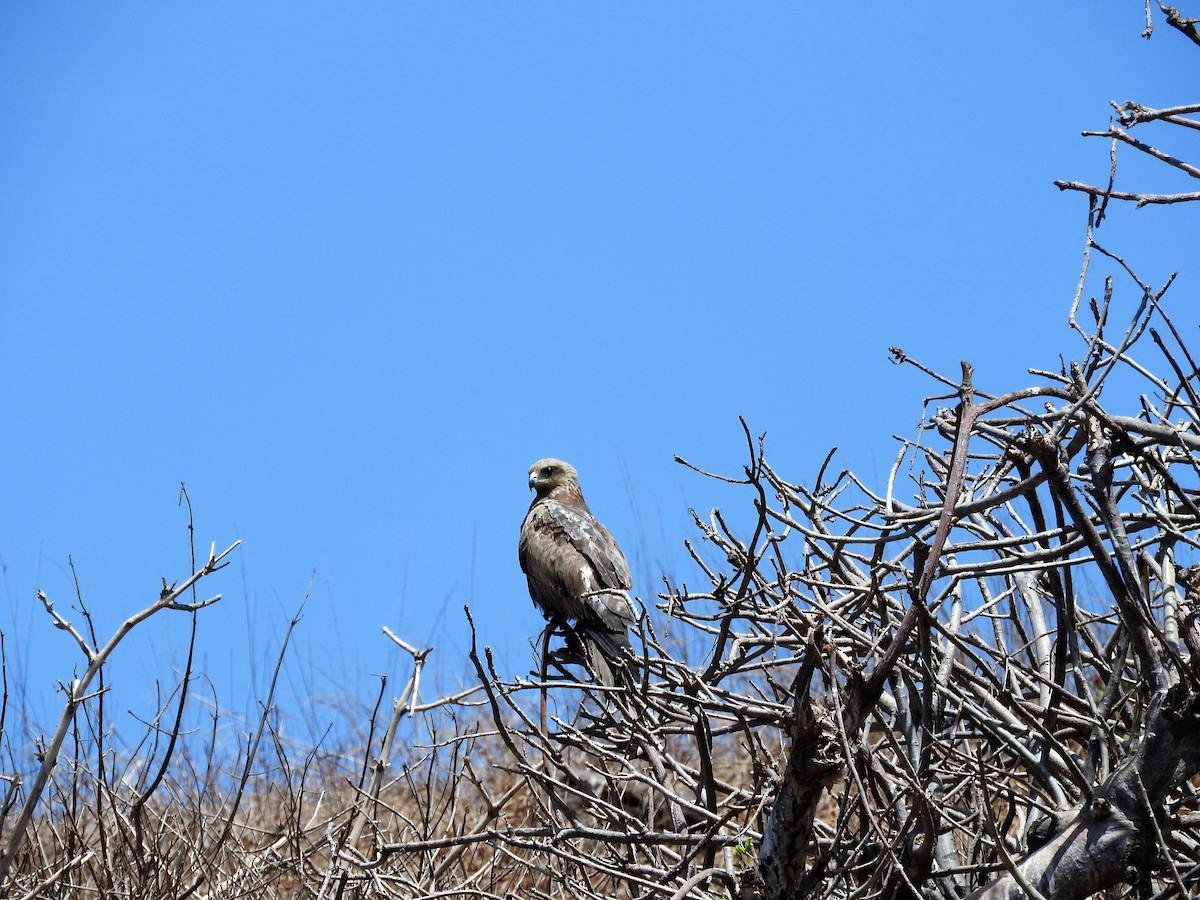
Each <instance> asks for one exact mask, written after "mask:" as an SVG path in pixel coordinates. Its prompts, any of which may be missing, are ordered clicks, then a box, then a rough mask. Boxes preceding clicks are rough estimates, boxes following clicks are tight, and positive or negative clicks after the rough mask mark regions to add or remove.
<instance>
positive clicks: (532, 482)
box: [529, 472, 538, 491]
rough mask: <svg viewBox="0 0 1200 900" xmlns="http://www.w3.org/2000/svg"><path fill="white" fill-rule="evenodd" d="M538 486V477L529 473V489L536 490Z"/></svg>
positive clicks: (534, 473) (533, 473)
mask: <svg viewBox="0 0 1200 900" xmlns="http://www.w3.org/2000/svg"><path fill="white" fill-rule="evenodd" d="M537 486H538V477H537V473H536V472H530V473H529V489H530V490H531V491H532V490H536V489H537Z"/></svg>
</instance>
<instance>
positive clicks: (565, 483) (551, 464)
mask: <svg viewBox="0 0 1200 900" xmlns="http://www.w3.org/2000/svg"><path fill="white" fill-rule="evenodd" d="M557 488H566V489H567V490H570V491H574V492H575V493H578V492H579V473H578V472H576V471H575V467H574V466H573V465H571V464H570V463H565V462H563V461H562V460H561V459H539V460H538V461H537V462H535V463H534V464H533V465H532V466H530V467H529V489H530V490H531V491H537V498H538V499H539V500H541V499H542V498H543V497H545V496H547V495H548V494H550V493H551V492H552V491H554V490H555V489H557Z"/></svg>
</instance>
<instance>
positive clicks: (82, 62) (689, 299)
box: [0, 0, 1200, 724]
mask: <svg viewBox="0 0 1200 900" xmlns="http://www.w3.org/2000/svg"><path fill="white" fill-rule="evenodd" d="M1142 16H1143V10H1142V6H1141V4H1140V3H1138V2H1116V0H1108V2H1101V3H1094V4H1088V5H1087V6H1086V8H1085V7H1083V6H1081V5H1080V4H1070V3H1058V4H1045V3H1017V4H1009V5H1006V6H1005V7H1004V8H1003V9H1002V10H1001V9H1000V8H999V7H997V6H995V5H994V4H993V5H988V4H953V5H942V6H940V7H939V6H937V5H925V6H921V7H914V6H912V5H911V4H878V5H867V4H839V3H750V4H747V3H738V4H734V3H722V4H718V3H693V2H688V3H683V2H677V3H658V2H649V3H638V4H619V3H556V4H551V3H511V2H494V3H470V4H468V3H456V2H445V3H442V2H439V3H377V2H364V3H355V4H310V3H294V2H289V3H277V2H265V0H264V2H256V3H221V2H212V3H203V4H199V3H190V4H184V3H173V2H166V3H132V2H131V3H119V4H118V3H82V2H56V3H34V2H8V3H5V4H3V5H2V6H0V313H2V316H3V318H2V323H0V366H2V370H0V371H2V374H3V381H2V384H3V390H4V404H3V408H4V415H3V425H4V428H3V434H4V440H3V445H2V449H0V473H2V474H0V563H2V567H3V570H2V571H3V582H2V584H0V628H2V630H3V632H4V635H5V640H6V646H7V651H8V676H9V681H10V683H11V684H12V685H13V687H14V690H18V691H20V692H21V694H22V697H24V698H27V702H26V703H25V704H24V708H25V709H26V710H28V711H30V712H31V713H32V714H33V715H34V716H35V718H37V719H38V720H39V721H43V720H45V719H46V718H49V714H48V713H47V711H51V712H52V711H54V710H56V709H57V707H58V701H57V700H56V699H55V698H54V696H53V693H52V692H53V689H54V685H55V683H56V681H57V680H59V679H66V678H69V677H70V676H71V669H72V667H74V666H76V665H77V664H78V662H79V654H78V652H77V650H76V648H75V647H73V646H72V644H71V643H70V641H69V639H68V637H67V636H66V635H65V634H63V633H62V632H59V631H56V630H54V629H53V628H51V627H50V625H49V622H48V620H47V618H46V616H45V614H44V613H43V612H42V610H41V608H40V606H39V605H38V604H37V603H36V600H35V592H36V590H37V589H39V588H40V589H43V590H45V591H46V592H47V593H48V594H49V595H50V596H51V597H52V598H54V599H56V600H57V601H58V603H59V605H60V607H62V608H65V607H67V606H68V605H69V604H70V602H71V601H72V598H73V594H74V588H73V582H72V576H71V573H70V570H69V568H68V558H70V559H73V560H74V564H75V567H76V570H77V573H78V576H79V581H80V585H81V589H82V592H83V595H84V598H85V600H86V602H87V604H88V606H89V608H90V609H91V610H92V612H93V615H94V618H95V622H96V627H97V629H98V631H99V632H101V634H103V635H107V634H109V633H111V631H112V630H113V629H114V628H115V627H116V626H117V624H118V623H119V622H120V621H121V620H122V619H123V618H124V617H125V616H127V615H128V614H130V613H131V612H133V611H135V610H137V609H140V608H141V607H142V606H144V605H146V604H147V603H149V602H150V601H152V600H153V599H154V598H155V597H156V596H157V594H158V590H159V587H160V586H161V581H160V579H161V578H162V577H163V576H166V577H168V579H169V580H174V579H176V578H180V577H182V576H184V575H186V574H187V571H188V552H187V533H186V529H185V525H186V515H185V514H184V512H182V511H181V510H180V509H179V507H178V505H177V500H178V494H179V483H180V482H184V483H186V485H187V488H188V492H189V494H190V497H191V501H192V503H193V505H194V508H195V511H196V536H197V542H198V544H199V545H200V546H201V547H202V548H206V547H207V546H208V544H209V543H210V542H216V543H217V544H218V545H219V546H224V545H227V544H229V543H231V542H232V541H234V540H237V539H240V540H242V541H243V544H242V546H241V548H240V549H239V550H238V551H236V553H235V557H234V558H235V562H234V565H233V566H231V567H230V568H229V569H228V570H226V571H225V572H223V573H221V574H220V575H218V576H216V577H215V578H213V579H212V580H211V582H210V584H209V589H210V590H211V591H217V590H219V591H221V592H223V593H224V595H225V599H224V600H223V601H222V603H221V604H219V605H218V606H216V607H214V608H211V609H209V610H206V611H205V612H204V614H203V616H202V619H201V622H200V638H199V647H200V650H199V652H200V657H201V660H202V665H203V666H204V668H205V669H206V671H207V672H208V674H209V676H210V678H211V679H212V682H213V685H214V688H213V690H214V691H215V693H216V695H217V697H218V699H219V700H220V702H221V703H223V704H224V705H226V706H228V707H230V708H233V709H235V710H242V711H245V710H251V711H252V709H253V704H252V702H251V700H252V698H253V697H258V696H261V695H262V690H263V686H264V685H265V681H266V678H267V675H268V673H269V667H270V664H271V662H272V660H273V658H274V655H275V653H276V652H277V649H278V645H279V641H280V639H281V636H282V633H283V630H284V628H285V626H286V623H287V620H288V619H289V617H290V616H291V614H292V613H293V612H294V611H295V609H296V608H297V607H298V605H299V603H300V601H301V598H302V597H303V596H304V593H305V590H306V586H307V585H308V583H309V581H310V577H313V572H314V571H315V578H314V580H313V589H312V597H311V599H310V601H309V604H308V606H307V609H306V611H305V614H304V619H303V621H302V622H301V623H300V625H299V627H298V630H297V633H296V637H295V640H296V642H297V645H296V648H295V651H294V653H293V655H292V656H291V657H290V661H289V665H288V670H287V679H286V685H285V691H286V698H285V703H299V704H300V705H301V706H302V707H303V708H304V709H305V710H306V712H305V715H306V716H308V717H309V720H310V721H317V724H320V723H322V722H326V721H329V720H331V719H332V718H333V717H334V713H333V712H332V711H330V710H331V709H332V708H336V707H337V706H338V705H339V704H340V703H344V702H346V701H344V700H343V699H341V698H344V697H350V698H352V700H353V701H369V700H370V699H371V698H372V697H373V695H374V691H375V689H376V688H375V682H374V681H373V680H372V679H371V677H370V676H371V673H378V672H391V673H393V674H394V676H399V675H402V674H403V673H405V672H406V671H407V665H406V663H407V660H406V659H405V658H403V657H402V656H401V655H400V654H398V653H397V652H396V651H395V650H394V649H393V648H392V646H391V645H390V643H389V642H387V641H386V639H385V638H383V637H382V636H381V634H380V628H381V626H384V625H387V626H390V627H391V628H392V629H393V630H395V631H396V632H397V633H398V634H400V635H401V636H402V637H404V638H406V639H408V640H410V641H411V642H413V643H416V644H420V645H426V644H433V645H435V647H436V649H435V651H434V655H433V657H432V658H431V662H430V666H431V667H433V668H434V669H435V670H437V671H438V672H439V673H440V675H441V677H443V678H446V679H449V680H451V681H453V680H454V679H456V678H461V677H464V676H465V673H466V660H465V649H466V646H467V630H466V624H465V620H464V616H463V613H462V607H463V605H464V604H470V605H471V607H472V608H473V610H474V613H475V616H476V620H477V622H478V624H479V626H480V629H481V639H482V640H483V641H484V642H486V643H488V644H491V645H492V646H494V647H495V649H496V652H497V656H498V659H499V661H500V664H501V667H502V669H504V670H505V671H511V672H520V671H525V670H527V668H528V666H529V664H530V662H529V661H530V651H529V649H528V646H527V643H528V640H529V639H530V637H531V636H533V635H536V634H537V633H538V631H539V630H540V628H541V624H542V623H541V619H540V617H539V616H538V615H537V613H536V612H535V611H534V609H533V608H532V605H531V603H530V601H529V597H528V594H527V592H526V589H525V585H524V579H523V576H522V575H521V573H520V571H519V569H518V567H517V560H516V537H517V529H518V527H519V524H520V521H521V518H522V516H523V515H524V512H525V508H526V506H527V505H528V502H529V493H528V491H527V489H526V484H525V479H526V474H525V473H526V469H527V467H528V465H529V464H530V463H531V462H532V461H533V460H535V459H537V458H539V457H542V456H549V455H554V456H561V457H563V458H565V459H568V460H569V461H571V462H573V463H575V465H576V466H577V467H578V469H579V470H580V473H581V478H582V483H583V486H584V492H585V494H586V496H587V498H588V500H589V502H590V504H591V506H592V508H593V510H594V511H595V512H596V513H597V514H598V515H599V516H600V518H601V519H603V520H604V521H605V522H606V523H607V524H608V525H609V526H610V528H611V530H612V531H613V532H614V533H615V535H616V536H617V538H618V540H619V541H620V543H621V544H622V545H623V546H624V548H625V550H626V553H627V555H628V556H629V557H630V562H631V565H632V568H633V570H634V575H635V579H636V580H637V585H636V588H637V592H638V593H639V594H640V595H641V596H643V597H644V598H652V596H653V595H654V594H655V593H657V592H658V591H659V590H661V587H662V584H661V578H662V576H663V575H664V574H665V575H667V576H668V577H670V578H671V579H673V580H681V579H687V580H690V581H692V582H695V581H697V580H698V574H697V573H696V572H695V570H694V569H693V568H692V567H691V565H690V564H689V562H688V561H687V558H686V556H685V554H684V551H683V550H682V541H683V540H684V539H685V538H694V537H695V536H696V535H695V532H694V529H693V528H692V526H691V525H690V519H689V516H688V513H687V510H688V508H689V507H695V508H697V509H698V510H700V511H702V512H704V513H707V510H708V509H709V508H711V507H712V506H714V505H734V506H736V507H738V508H741V509H745V508H747V507H748V499H747V498H743V497H740V496H739V495H737V494H736V493H733V492H731V491H729V490H727V489H721V488H720V486H718V485H716V484H713V483H710V482H708V481H706V480H704V479H702V478H700V477H699V476H696V475H694V474H692V473H690V472H688V471H686V470H684V469H682V468H681V467H679V466H678V465H676V464H675V463H674V462H673V461H672V458H673V456H674V455H675V454H679V455H681V456H683V457H686V458H688V459H690V460H692V461H695V462H696V463H698V464H700V465H703V466H705V467H707V468H711V469H715V470H720V471H725V472H730V473H734V474H736V473H737V472H739V471H740V467H741V465H742V463H743V461H744V459H745V445H744V440H743V437H742V434H741V430H740V427H739V426H738V422H737V417H738V416H739V415H741V416H745V417H746V419H747V421H748V422H749V423H750V426H751V428H752V429H753V430H754V431H755V432H756V433H757V432H762V431H765V432H767V442H768V443H767V447H768V455H769V457H770V458H771V459H773V461H774V462H775V464H776V465H777V467H778V468H779V469H780V470H781V471H784V472H785V473H787V474H789V475H790V476H791V477H792V479H793V480H796V481H801V480H805V479H809V478H811V477H812V475H813V474H814V473H815V471H816V469H817V467H818V466H819V464H820V462H821V460H822V459H823V458H824V456H825V454H826V452H827V451H828V449H829V448H830V447H831V446H834V445H837V446H838V447H840V448H842V453H843V454H844V456H843V460H844V462H845V463H846V464H850V465H852V466H854V467H855V468H856V469H857V470H859V471H860V472H861V473H862V474H863V475H864V477H866V478H867V479H868V480H872V481H875V482H876V483H880V482H881V481H882V479H883V478H884V477H885V475H886V472H887V469H888V467H889V465H890V462H891V459H892V457H893V454H894V448H893V443H892V441H891V435H892V434H894V433H900V432H902V433H906V434H911V433H912V431H913V427H914V425H915V423H916V422H917V420H918V419H919V417H920V415H921V399H922V397H923V396H924V395H925V394H926V393H932V392H933V386H932V385H930V384H928V383H927V382H926V381H924V380H923V379H922V378H921V377H919V376H918V374H917V373H915V372H914V371H913V370H911V369H907V368H897V367H895V366H893V365H891V364H890V363H889V361H888V353H887V348H888V347H889V346H891V345H898V346H901V347H903V348H904V349H905V350H906V351H907V352H908V353H910V354H911V355H913V356H915V357H917V358H919V359H921V360H923V361H925V362H927V363H929V364H931V365H933V366H935V367H937V368H939V369H940V370H942V371H945V372H947V373H949V374H956V373H957V371H958V366H957V363H958V360H960V359H969V360H971V361H972V362H974V363H975V365H976V371H977V374H976V383H977V385H978V386H980V387H981V388H983V389H1001V388H1015V387H1020V386H1024V384H1025V383H1026V382H1027V381H1029V380H1030V379H1029V377H1028V376H1027V375H1024V374H1023V371H1024V369H1025V368H1026V367H1029V366H1034V367H1042V368H1052V367H1055V366H1056V365H1057V360H1058V354H1059V353H1060V352H1061V353H1066V354H1070V353H1073V352H1076V351H1077V344H1076V342H1075V340H1074V338H1073V337H1072V336H1071V335H1070V334H1069V333H1068V331H1067V329H1066V327H1065V322H1066V311H1067V306H1068V303H1069V300H1070V297H1071V295H1072V292H1073V291H1074V288H1075V281H1076V278H1077V274H1078V269H1079V260H1080V252H1081V250H1082V241H1083V226H1084V211H1085V208H1086V203H1085V201H1084V200H1083V198H1082V197H1080V196H1077V195H1065V194H1060V193H1059V191H1057V190H1056V189H1055V188H1054V187H1053V186H1052V184H1051V182H1052V181H1053V180H1054V179H1055V178H1068V179H1069V178H1078V179H1082V180H1088V181H1092V182H1103V180H1104V179H1105V178H1106V177H1107V172H1108V146H1107V144H1105V143H1103V142H1101V141H1096V140H1092V141H1088V140H1084V139H1082V138H1081V137H1079V132H1080V131H1082V130H1084V129H1092V128H1094V129H1103V128H1104V127H1105V126H1106V124H1107V117H1108V112H1109V109H1108V105H1107V104H1108V101H1109V100H1125V99H1137V100H1140V101H1142V102H1144V103H1147V104H1151V105H1162V106H1165V105H1171V104H1175V103H1181V102H1185V101H1194V100H1195V99H1196V98H1195V96H1194V95H1195V91H1194V90H1191V89H1192V88H1194V86H1195V85H1196V84H1197V83H1198V82H1197V79H1196V75H1197V66H1196V63H1197V60H1198V59H1200V54H1197V53H1196V52H1195V50H1194V48H1193V47H1191V46H1190V45H1188V44H1187V43H1186V42H1185V41H1184V40H1183V39H1182V38H1181V37H1179V36H1178V35H1176V34H1174V33H1173V32H1172V31H1171V30H1170V29H1169V28H1167V27H1166V26H1165V25H1162V24H1160V27H1159V31H1158V32H1157V33H1156V35H1155V37H1154V39H1153V40H1152V41H1149V42H1147V41H1145V40H1143V39H1142V38H1141V37H1139V34H1140V32H1141V29H1142V27H1143V23H1142ZM1189 91H1190V92H1189ZM1167 149H1170V148H1167ZM1130 171H1134V170H1133V169H1131V170H1130ZM1155 177H1157V176H1155ZM1174 186H1175V185H1173V183H1171V182H1170V181H1169V179H1167V178H1161V179H1159V180H1157V181H1155V183H1153V184H1136V185H1134V184H1129V185H1127V187H1128V188H1130V189H1133V188H1137V187H1143V188H1147V189H1166V188H1170V187H1174ZM1189 221H1190V222H1191V224H1190V225H1188V224H1186V223H1188V222H1189ZM1105 229H1106V230H1105V232H1104V234H1102V235H1101V238H1102V240H1108V241H1110V242H1112V243H1114V245H1115V249H1118V250H1120V251H1121V252H1123V253H1125V254H1126V256H1127V257H1129V258H1130V259H1131V261H1133V262H1135V263H1137V264H1139V268H1140V269H1141V270H1142V271H1143V272H1144V273H1145V275H1146V277H1148V278H1152V279H1154V280H1159V281H1161V280H1162V279H1163V278H1165V276H1166V275H1167V274H1168V272H1169V271H1170V269H1171V268H1173V267H1182V268H1183V269H1184V272H1183V275H1182V276H1181V280H1180V282H1179V284H1178V286H1177V287H1176V288H1174V289H1173V290H1174V291H1175V294H1174V302H1175V304H1176V306H1175V308H1176V309H1177V310H1186V309H1187V304H1188V303H1194V295H1195V285H1196V278H1197V273H1196V272H1195V271H1189V268H1188V267H1189V266H1190V265H1191V262H1192V260H1194V259H1195V228H1194V217H1193V218H1192V219H1190V220H1189V219H1186V218H1185V217H1184V214H1183V213H1182V212H1180V211H1177V210H1168V209H1147V210H1141V211H1137V212H1134V211H1132V210H1128V209H1123V210H1115V211H1114V215H1113V218H1112V220H1111V221H1110V223H1109V224H1108V225H1106V226H1105ZM76 618H77V616H76ZM184 618H185V617H183V616H178V615H176V616H173V617H171V621H169V622H163V623H158V624H156V625H151V626H149V627H147V628H146V629H145V630H144V632H141V633H135V635H134V636H132V637H131V638H130V639H129V645H128V646H127V647H126V648H125V650H124V652H123V653H122V655H121V666H122V667H121V668H117V669H115V670H114V673H113V677H114V678H115V679H116V682H115V688H114V689H115V690H116V691H125V692H126V693H125V694H118V696H122V697H127V698H128V699H126V700H124V701H122V702H121V703H118V708H120V709H125V708H135V709H137V710H138V711H139V712H140V713H141V714H142V715H145V714H146V711H147V705H146V704H145V703H143V702H142V700H140V699H139V695H138V694H137V691H138V690H139V689H143V690H144V689H147V688H148V686H149V685H150V684H151V683H152V682H153V680H154V679H156V678H158V679H162V680H163V681H164V682H169V681H170V679H171V674H170V672H171V666H172V665H178V664H179V663H180V662H181V660H182V658H183V650H184V640H185V637H186V628H185V627H184V626H185V624H186V623H185V622H184V621H183V620H184ZM393 686H394V688H395V690H396V691H397V692H398V691H399V689H400V684H399V683H398V682H394V683H393ZM389 690H391V688H389ZM313 698H316V699H313Z"/></svg>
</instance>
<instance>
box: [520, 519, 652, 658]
mask: <svg viewBox="0 0 1200 900" xmlns="http://www.w3.org/2000/svg"><path fill="white" fill-rule="evenodd" d="M518 555H519V557H520V561H521V569H522V570H523V571H524V572H525V575H526V577H527V578H528V580H529V591H530V593H531V594H532V595H533V599H534V601H536V602H537V604H538V605H539V606H540V607H541V608H542V609H543V611H545V612H546V613H548V614H551V615H555V614H556V615H560V616H564V617H565V618H569V619H578V620H581V621H584V622H587V621H599V622H600V623H602V624H603V625H604V627H605V628H607V629H608V630H610V631H613V632H618V631H619V632H621V633H622V634H623V633H624V631H625V629H626V628H627V627H628V626H629V624H630V623H631V622H632V621H633V618H634V614H633V607H632V605H631V604H630V602H629V597H628V595H627V594H626V593H625V592H626V591H628V590H629V588H630V587H632V586H633V580H632V578H631V577H630V575H629V564H628V563H627V562H626V561H625V555H624V554H623V553H622V552H621V548H620V547H618V546H617V542H616V541H615V540H613V536H612V535H611V534H610V533H609V531H608V529H607V528H605V527H604V526H603V525H601V524H600V523H599V522H598V521H596V518H595V517H594V516H593V515H592V514H591V512H590V511H588V510H587V508H586V507H585V508H583V509H580V508H578V507H575V506H568V505H566V504H563V503H559V502H557V501H553V500H551V501H546V502H542V503H535V504H534V505H533V506H531V507H530V509H529V513H528V514H527V515H526V516H525V522H524V523H523V524H522V526H521V541H520V545H519V548H518Z"/></svg>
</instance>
